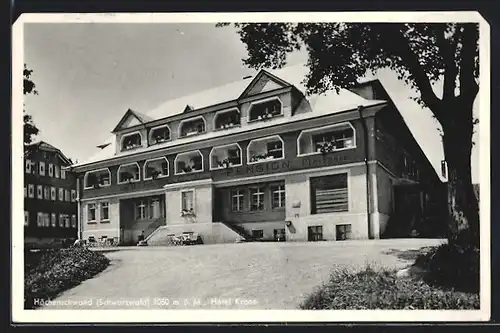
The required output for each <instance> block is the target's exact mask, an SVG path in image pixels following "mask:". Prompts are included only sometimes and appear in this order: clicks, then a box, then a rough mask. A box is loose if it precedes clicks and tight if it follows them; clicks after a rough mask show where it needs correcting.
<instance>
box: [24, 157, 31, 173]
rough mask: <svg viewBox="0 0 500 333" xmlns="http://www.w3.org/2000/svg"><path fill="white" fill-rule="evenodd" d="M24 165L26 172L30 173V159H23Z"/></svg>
mask: <svg viewBox="0 0 500 333" xmlns="http://www.w3.org/2000/svg"><path fill="white" fill-rule="evenodd" d="M24 167H25V172H26V173H31V160H25V161H24Z"/></svg>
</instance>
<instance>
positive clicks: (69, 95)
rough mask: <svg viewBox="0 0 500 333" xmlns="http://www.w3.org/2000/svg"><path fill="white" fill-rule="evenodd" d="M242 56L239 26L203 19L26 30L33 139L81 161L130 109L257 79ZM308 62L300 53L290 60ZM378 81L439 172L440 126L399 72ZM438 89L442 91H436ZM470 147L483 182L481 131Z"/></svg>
mask: <svg viewBox="0 0 500 333" xmlns="http://www.w3.org/2000/svg"><path fill="white" fill-rule="evenodd" d="M246 55H247V53H246V48H245V45H244V44H243V43H242V42H241V41H240V39H239V36H238V34H237V33H236V31H235V30H234V28H232V27H224V28H216V27H215V26H214V24H207V23H205V24H192V23H189V24H188V23H179V24H174V23H135V24H132V23H130V24H127V23H29V24H25V26H24V56H25V61H24V62H25V63H26V64H27V66H28V67H29V68H30V69H32V70H33V76H32V79H33V81H34V82H35V84H36V86H37V90H38V92H39V94H38V95H35V96H26V98H25V101H24V102H25V105H26V110H27V112H28V113H29V114H31V115H32V116H33V121H34V122H35V124H36V126H37V127H38V128H39V129H40V134H39V135H38V136H37V138H36V141H38V140H43V141H46V142H48V143H50V144H52V145H54V146H56V147H58V148H59V149H61V150H62V151H63V153H64V154H65V155H66V156H68V157H70V158H71V159H73V160H78V161H84V160H86V159H87V158H89V157H90V156H92V155H94V154H95V153H97V152H98V151H99V149H98V148H96V146H97V145H99V144H102V143H104V142H105V141H106V140H107V139H108V138H109V137H110V135H111V130H112V129H113V128H114V127H115V126H116V124H117V123H118V122H119V120H120V119H121V117H122V116H123V115H124V113H125V112H126V111H127V109H129V108H131V109H133V110H136V111H139V112H142V113H148V112H149V111H150V110H152V109H154V108H155V107H157V106H158V105H160V104H163V103H164V102H165V101H167V100H169V99H172V98H176V97H180V96H183V95H187V94H190V93H194V92H197V91H200V90H204V89H209V88H212V87H215V86H219V85H223V84H226V83H229V82H233V81H236V80H239V79H241V78H243V77H244V76H246V75H252V74H255V72H254V71H253V70H251V69H248V68H246V67H245V66H244V65H243V63H242V58H245V57H246ZM306 60H307V54H306V53H305V52H304V51H299V52H296V53H294V54H293V55H292V56H291V57H290V58H289V60H288V63H289V64H290V65H293V64H297V63H301V62H305V61H306ZM379 75H380V76H381V77H383V79H384V80H383V81H382V83H383V84H385V85H387V87H386V89H387V88H389V89H388V90H389V93H390V94H391V97H392V98H393V99H395V102H396V105H398V107H399V109H400V112H401V113H402V115H403V117H404V119H405V121H406V122H407V124H408V125H409V127H410V128H411V130H412V133H413V135H414V136H415V138H416V140H417V142H419V144H420V146H421V147H422V149H423V151H424V152H425V153H426V155H427V157H428V158H429V160H430V161H431V163H432V164H433V166H434V167H435V169H436V170H437V172H438V173H439V174H440V163H441V160H442V159H443V151H442V144H441V138H440V136H439V132H438V128H439V124H438V123H437V122H436V120H434V119H433V118H432V117H431V112H430V111H429V110H425V109H424V110H422V109H421V108H420V107H419V106H418V105H416V103H414V102H413V101H412V100H411V99H410V98H409V97H410V96H414V95H415V93H414V92H412V91H411V90H410V89H409V88H408V87H406V86H405V85H404V84H402V83H401V82H399V81H398V80H397V78H396V76H395V75H394V74H393V73H391V72H390V71H383V72H381V73H379ZM436 89H437V90H436V91H437V93H438V95H439V90H440V87H439V85H437V87H436ZM475 106H476V109H477V106H478V105H477V103H476V105H475ZM474 141H475V142H476V144H475V145H474V147H473V153H472V180H473V181H474V182H479V166H478V163H479V149H478V148H479V140H478V135H477V134H476V135H475V137H474Z"/></svg>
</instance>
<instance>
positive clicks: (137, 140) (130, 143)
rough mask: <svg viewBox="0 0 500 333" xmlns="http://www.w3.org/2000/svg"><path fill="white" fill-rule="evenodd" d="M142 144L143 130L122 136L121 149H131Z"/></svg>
mask: <svg viewBox="0 0 500 333" xmlns="http://www.w3.org/2000/svg"><path fill="white" fill-rule="evenodd" d="M141 146H142V134H141V132H133V133H129V134H125V135H123V136H122V137H121V150H122V151H126V150H131V149H135V148H138V147H141Z"/></svg>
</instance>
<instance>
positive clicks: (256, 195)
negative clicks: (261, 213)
mask: <svg viewBox="0 0 500 333" xmlns="http://www.w3.org/2000/svg"><path fill="white" fill-rule="evenodd" d="M250 210H253V211H256V210H264V188H263V187H255V188H251V189H250Z"/></svg>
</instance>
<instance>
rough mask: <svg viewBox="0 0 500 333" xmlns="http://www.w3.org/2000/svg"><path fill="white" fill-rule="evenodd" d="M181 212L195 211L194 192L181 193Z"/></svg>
mask: <svg viewBox="0 0 500 333" xmlns="http://www.w3.org/2000/svg"><path fill="white" fill-rule="evenodd" d="M181 210H182V211H183V212H184V211H186V212H190V211H194V191H192V190H191V191H182V192H181Z"/></svg>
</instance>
